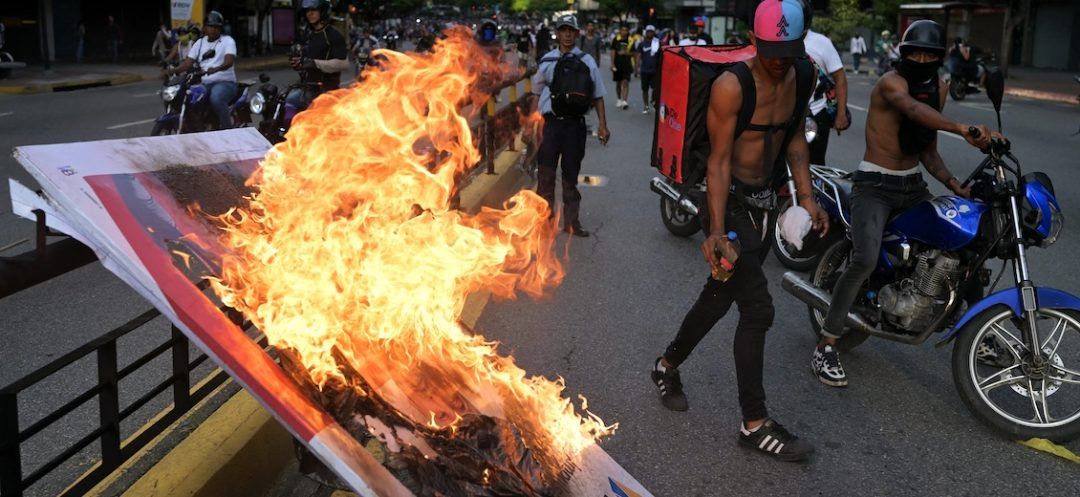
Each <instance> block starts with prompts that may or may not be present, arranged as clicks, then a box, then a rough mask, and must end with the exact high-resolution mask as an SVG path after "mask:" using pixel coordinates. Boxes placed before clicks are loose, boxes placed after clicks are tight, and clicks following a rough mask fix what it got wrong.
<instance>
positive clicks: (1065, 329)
mask: <svg viewBox="0 0 1080 497" xmlns="http://www.w3.org/2000/svg"><path fill="white" fill-rule="evenodd" d="M1036 312H1037V313H1038V318H1037V321H1036V323H1037V326H1038V328H1039V341H1040V342H1042V350H1043V353H1044V354H1045V356H1046V357H1047V359H1048V360H1047V364H1046V365H1045V366H1043V368H1044V369H1043V371H1041V372H1040V371H1038V370H1036V369H1034V368H1033V366H1032V365H1031V361H1030V354H1029V353H1028V348H1027V346H1026V345H1024V343H1023V342H1022V341H1021V339H1020V337H1021V336H1022V332H1021V331H1020V330H1021V328H1020V327H1019V326H1018V324H1019V320H1017V319H1015V315H1014V314H1013V312H1012V310H1011V309H1009V308H1007V307H1004V306H996V307H991V308H990V309H987V310H985V311H983V312H981V313H979V314H978V315H976V316H975V317H974V318H973V319H972V320H971V321H968V322H967V324H965V325H964V327H963V328H962V329H961V330H960V332H959V333H958V337H957V339H956V344H955V345H954V346H953V354H952V371H953V382H954V384H955V385H956V391H957V393H959V394H960V399H961V400H963V401H964V405H965V406H967V408H968V410H970V411H971V413H972V414H974V415H975V417H976V418H978V419H979V421H981V422H982V423H983V424H985V425H987V426H989V427H990V428H993V429H994V430H996V431H998V432H1000V433H1002V434H1004V435H1005V436H1008V437H1010V438H1013V439H1017V440H1028V439H1032V438H1045V439H1047V440H1051V441H1054V442H1058V443H1061V442H1068V441H1071V440H1075V439H1076V438H1080V362H1078V361H1077V357H1080V354H1077V351H1080V313H1078V312H1076V311H1072V310H1056V309H1039V310H1037V311H1036ZM1043 325H1047V326H1043ZM1066 341H1067V342H1068V345H1067V346H1066V348H1065V350H1064V351H1063V349H1062V348H1061V346H1062V345H1063V342H1066ZM988 342H989V344H990V345H989V346H993V347H996V348H998V349H1005V350H1001V351H1000V356H1001V357H1000V358H997V359H995V360H994V361H989V360H987V358H986V356H985V354H986V350H987V347H988V345H987V344H988ZM1068 349H1071V351H1070V350H1068ZM995 353H997V352H996V351H995ZM1006 363H1007V364H1010V365H1009V366H1005V365H1004V364H1006ZM995 370H996V372H992V371H995ZM982 372H988V373H989V374H988V375H986V376H983V375H982V374H981V373H982ZM991 372H992V373H991ZM1001 387H1006V388H1001ZM1051 401H1053V402H1054V403H1053V404H1051ZM1061 404H1065V405H1067V406H1070V407H1065V408H1064V409H1065V411H1066V412H1067V414H1065V415H1064V416H1062V415H1061V414H1060V413H1061V412H1063V411H1062V409H1063V407H1060V406H1061ZM1052 405H1055V406H1058V407H1057V410H1056V412H1055V411H1054V410H1052V409H1051V406H1052ZM1028 413H1030V415H1031V417H1030V418H1028V417H1027V416H1028Z"/></svg>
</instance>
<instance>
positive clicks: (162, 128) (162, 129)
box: [150, 123, 176, 136]
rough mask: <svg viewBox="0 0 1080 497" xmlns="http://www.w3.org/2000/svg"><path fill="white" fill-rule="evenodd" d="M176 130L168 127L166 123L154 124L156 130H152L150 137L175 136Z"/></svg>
mask: <svg viewBox="0 0 1080 497" xmlns="http://www.w3.org/2000/svg"><path fill="white" fill-rule="evenodd" d="M175 134H176V128H174V127H172V126H166V125H165V123H154V129H152V130H150V136H165V135H175Z"/></svg>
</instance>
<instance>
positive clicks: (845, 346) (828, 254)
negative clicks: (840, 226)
mask: <svg viewBox="0 0 1080 497" xmlns="http://www.w3.org/2000/svg"><path fill="white" fill-rule="evenodd" d="M850 257H851V241H850V240H848V239H847V238H844V239H841V240H840V241H838V242H836V243H834V244H832V246H830V247H829V248H828V249H826V250H825V252H823V253H822V254H821V258H820V259H819V260H818V264H817V267H816V268H814V272H813V273H811V274H810V283H811V284H813V285H814V286H816V287H818V288H820V289H822V290H825V291H826V292H828V293H829V294H832V290H833V288H834V287H835V286H836V280H837V279H839V278H840V275H841V274H842V273H843V272H844V268H846V267H847V263H848V259H849V258H850ZM806 309H807V311H808V312H809V314H810V332H811V333H813V334H814V340H816V341H821V327H822V325H823V324H824V323H825V313H824V312H821V311H819V310H817V309H815V308H814V307H813V306H810V305H807V306H806ZM867 338H870V335H867V334H865V333H862V332H860V331H856V330H853V329H851V328H845V329H844V333H843V334H842V335H840V338H838V339H837V340H836V348H837V349H840V351H841V352H850V351H851V350H853V349H854V348H855V347H858V346H859V345H862V343H863V342H865V341H866V339H867Z"/></svg>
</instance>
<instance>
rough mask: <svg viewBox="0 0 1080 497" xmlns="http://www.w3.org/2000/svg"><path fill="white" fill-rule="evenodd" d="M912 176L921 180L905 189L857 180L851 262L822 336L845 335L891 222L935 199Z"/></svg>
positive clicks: (840, 281) (838, 285) (834, 295)
mask: <svg viewBox="0 0 1080 497" xmlns="http://www.w3.org/2000/svg"><path fill="white" fill-rule="evenodd" d="M856 174H857V175H858V174H859V173H856ZM912 176H918V180H912V182H911V183H910V184H908V185H904V186H900V185H895V184H885V183H883V182H882V181H873V180H869V181H867V180H861V179H860V178H859V176H856V178H855V186H854V187H853V188H852V191H851V239H852V242H853V251H852V255H851V261H850V262H849V263H848V267H847V269H845V270H844V274H842V275H840V279H838V280H837V281H836V287H835V288H834V289H833V292H832V304H831V305H830V306H829V312H828V313H827V314H826V315H825V324H824V326H822V329H821V334H822V335H825V336H828V337H833V338H837V337H839V336H840V335H842V334H843V333H844V317H845V316H847V313H848V312H849V311H851V305H852V304H853V303H854V302H855V297H857V296H858V294H859V289H860V288H862V284H863V282H864V281H866V280H867V278H869V277H870V275H871V274H873V272H874V269H875V268H876V267H877V263H878V258H879V257H880V252H881V237H882V235H883V234H884V233H885V224H886V223H888V222H889V218H890V217H892V216H893V214H896V213H899V212H901V211H903V210H905V209H907V208H909V207H911V206H913V205H915V204H917V203H919V202H921V201H923V200H925V199H928V198H931V197H932V196H931V195H930V192H929V191H928V190H927V189H926V182H924V181H922V175H921V174H916V175H912ZM879 177H880V175H879ZM907 177H910V176H907ZM894 178H895V177H894ZM889 180H890V178H885V179H884V180H883V181H885V182H888V181H889Z"/></svg>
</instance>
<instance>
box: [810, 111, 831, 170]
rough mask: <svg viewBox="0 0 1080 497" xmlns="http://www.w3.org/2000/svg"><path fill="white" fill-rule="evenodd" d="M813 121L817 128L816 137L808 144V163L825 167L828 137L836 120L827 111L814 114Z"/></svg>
mask: <svg viewBox="0 0 1080 497" xmlns="http://www.w3.org/2000/svg"><path fill="white" fill-rule="evenodd" d="M813 119H814V122H816V123H817V127H818V128H817V136H815V137H814V141H812V142H810V163H811V164H817V165H821V166H824V165H826V162H825V152H826V151H828V150H829V135H830V134H832V128H833V125H835V124H836V118H835V117H834V116H832V115H830V114H829V112H828V111H826V110H822V111H821V112H818V113H817V114H814V116H813Z"/></svg>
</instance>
